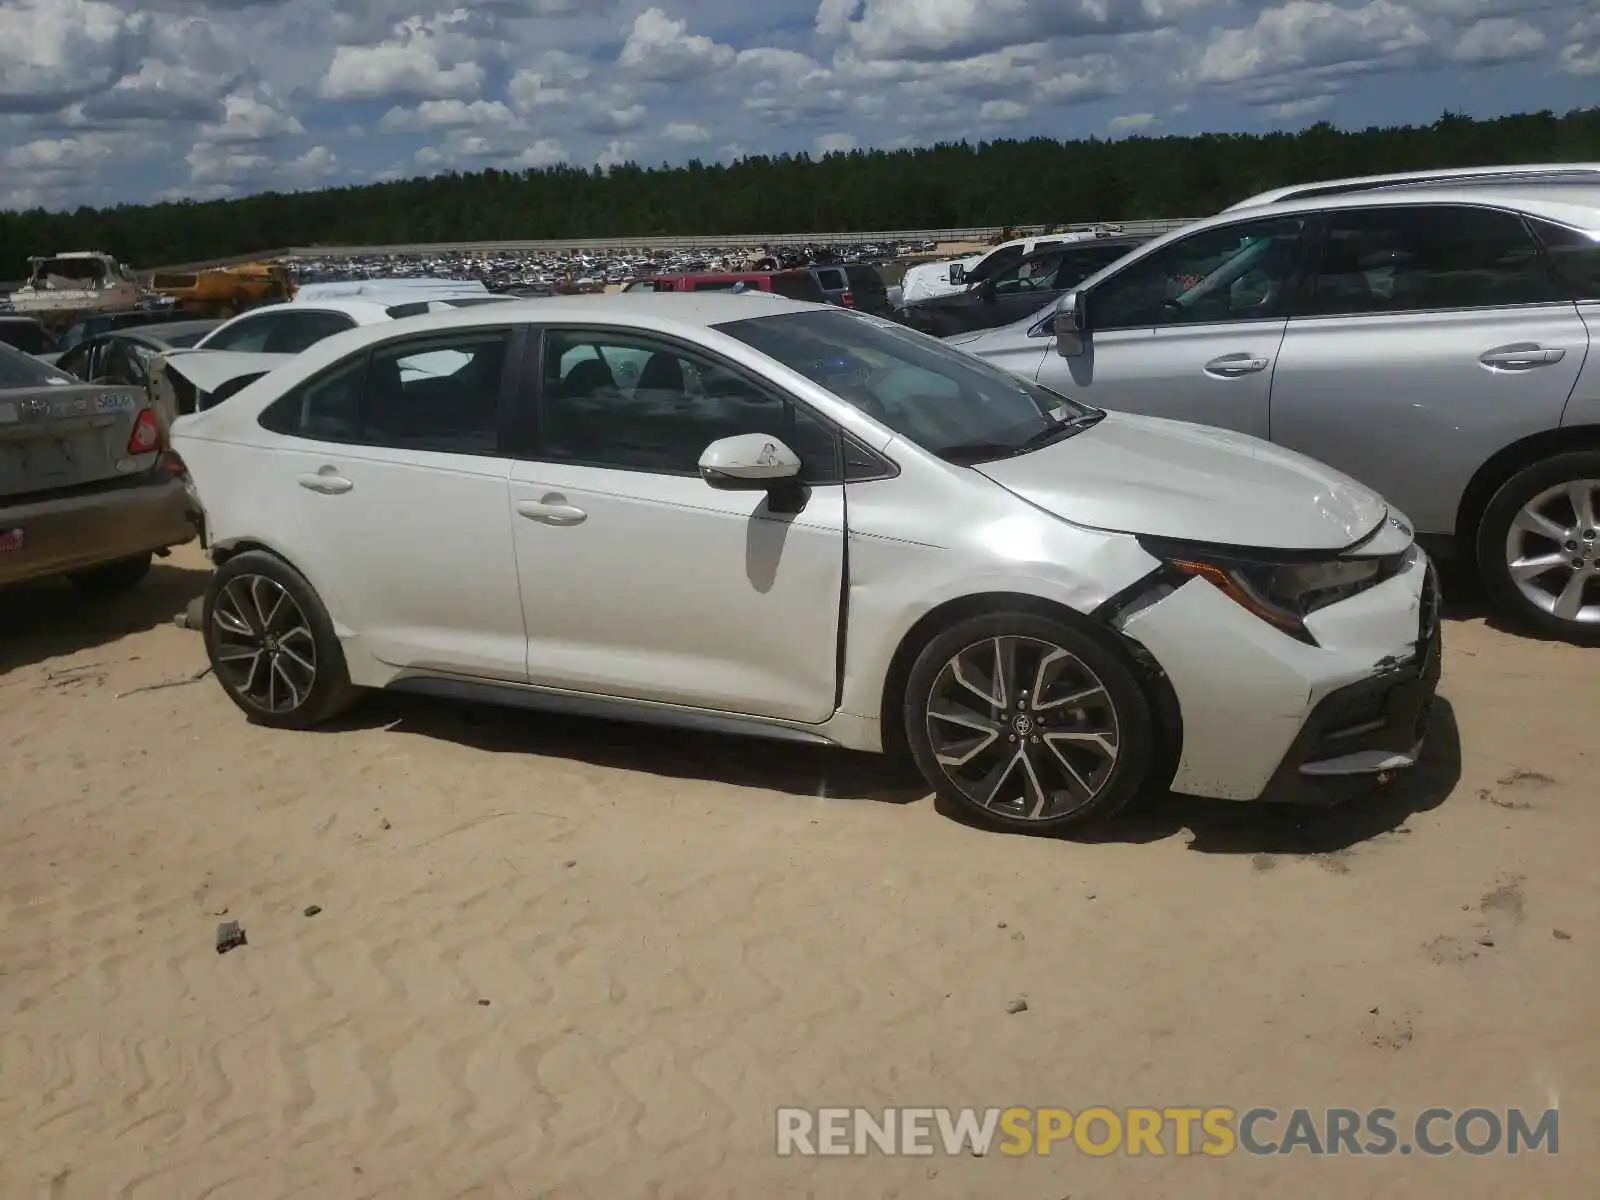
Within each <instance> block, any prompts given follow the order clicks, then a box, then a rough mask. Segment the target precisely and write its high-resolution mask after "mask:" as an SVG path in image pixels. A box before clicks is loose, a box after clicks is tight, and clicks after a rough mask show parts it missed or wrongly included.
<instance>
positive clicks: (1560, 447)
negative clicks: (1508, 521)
mask: <svg viewBox="0 0 1600 1200" xmlns="http://www.w3.org/2000/svg"><path fill="white" fill-rule="evenodd" d="M1574 450H1600V425H1569V426H1564V427H1562V428H1560V429H1546V430H1541V431H1540V432H1538V433H1535V434H1530V435H1529V436H1528V437H1525V438H1522V439H1520V440H1518V441H1515V442H1512V443H1511V444H1510V445H1509V446H1506V447H1504V448H1503V449H1501V450H1499V451H1497V452H1496V453H1494V454H1493V455H1491V456H1490V458H1489V459H1488V461H1487V462H1485V463H1484V464H1483V465H1482V466H1481V467H1479V468H1478V469H1477V471H1475V472H1474V473H1473V476H1472V478H1471V479H1470V480H1468V481H1467V486H1466V489H1465V490H1464V491H1463V492H1462V493H1461V503H1460V504H1459V505H1458V506H1457V508H1456V528H1455V537H1456V546H1457V556H1458V557H1459V558H1460V559H1461V560H1462V561H1463V562H1467V563H1475V562H1476V546H1477V539H1478V524H1479V522H1481V521H1482V520H1483V514H1484V513H1485V512H1486V511H1488V508H1489V502H1490V501H1491V500H1493V499H1494V494H1495V493H1496V492H1498V491H1499V490H1500V489H1501V488H1502V487H1503V486H1505V483H1506V481H1507V480H1509V479H1510V478H1511V477H1512V476H1513V475H1515V474H1516V473H1517V472H1518V471H1521V470H1522V469H1523V468H1525V467H1531V466H1533V465H1534V464H1535V463H1537V462H1540V461H1541V460H1543V459H1546V458H1553V457H1555V456H1556V455H1558V454H1566V453H1569V452H1571V451H1574Z"/></svg>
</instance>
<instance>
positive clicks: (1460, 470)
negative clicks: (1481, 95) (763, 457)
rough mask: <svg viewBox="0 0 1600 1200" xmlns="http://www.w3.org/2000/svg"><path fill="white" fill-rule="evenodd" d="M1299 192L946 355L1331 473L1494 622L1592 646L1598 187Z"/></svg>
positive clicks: (1377, 184) (1599, 550) (1391, 182)
mask: <svg viewBox="0 0 1600 1200" xmlns="http://www.w3.org/2000/svg"><path fill="white" fill-rule="evenodd" d="M1308 189H1309V190H1310V191H1312V192H1314V193H1315V194H1311V195H1306V194H1291V195H1285V193H1284V192H1283V191H1280V192H1277V193H1266V194H1264V195H1262V196H1260V197H1255V198H1253V199H1252V200H1250V201H1246V202H1244V203H1243V204H1241V205H1237V206H1235V207H1234V208H1232V209H1229V210H1228V211H1226V212H1223V213H1220V214H1218V215H1217V216H1214V217H1210V218H1208V219H1206V220H1203V221H1198V222H1196V223H1194V224H1192V225H1189V226H1186V227H1185V228H1183V229H1180V230H1176V231H1174V232H1172V233H1169V234H1167V235H1166V236H1164V237H1162V238H1159V239H1157V240H1155V241H1153V242H1151V243H1149V244H1147V245H1145V246H1143V247H1141V248H1140V249H1138V250H1136V251H1134V252H1133V253H1131V254H1129V255H1127V256H1125V257H1124V258H1122V259H1119V260H1118V261H1117V262H1115V263H1113V264H1112V265H1111V266H1109V267H1106V268H1105V269H1104V270H1102V271H1100V272H1099V273H1097V274H1095V275H1093V276H1090V278H1089V279H1087V280H1085V281H1084V283H1083V284H1082V285H1080V287H1079V288H1077V289H1076V290H1075V291H1072V292H1069V293H1067V294H1066V295H1064V296H1062V297H1061V299H1060V300H1059V301H1058V302H1057V304H1056V305H1055V306H1053V307H1052V308H1049V309H1046V310H1044V311H1042V312H1038V313H1035V314H1033V315H1032V316H1030V317H1028V318H1026V319H1024V320H1023V321H1020V322H1017V323H1015V324H1012V325H1008V326H1005V327H1002V328H999V329H993V330H988V331H986V332H984V333H981V334H965V335H956V336H954V337H951V338H949V339H947V340H948V341H949V342H950V344H952V345H958V346H960V347H961V349H963V350H965V351H967V352H968V353H971V354H975V355H978V356H980V357H983V358H987V359H989V360H991V361H993V362H995V363H996V364H997V365H1000V366H1004V367H1006V368H1008V369H1009V370H1011V371H1013V372H1015V373H1016V374H1019V375H1022V376H1025V377H1027V378H1029V379H1033V380H1037V381H1038V382H1039V383H1042V384H1044V385H1046V386H1047V387H1050V388H1052V389H1054V390H1056V391H1058V392H1063V393H1066V394H1068V395H1070V396H1072V397H1074V398H1075V399H1079V400H1083V401H1086V402H1088V403H1090V404H1094V405H1098V406H1101V407H1105V408H1110V409H1118V410H1125V411H1129V412H1136V413H1147V414H1150V415H1154V416H1162V417H1174V418H1179V419H1182V420H1188V421H1193V422H1197V423H1201V424H1206V425H1214V426H1221V427H1224V428H1229V429H1235V430H1239V431H1241V432H1244V433H1250V434H1255V435H1256V436H1258V437H1263V438H1268V439H1270V440H1271V441H1274V442H1276V443H1278V444H1279V445H1282V446H1287V447H1291V448H1293V449H1295V450H1299V451H1301V452H1303V453H1306V454H1309V455H1311V456H1313V457H1314V458H1318V459H1321V460H1323V461H1325V462H1327V463H1329V464H1330V465H1332V466H1334V467H1337V468H1339V469H1340V470H1342V471H1344V472H1345V473H1347V474H1350V475H1353V476H1354V477H1355V478H1357V479H1359V480H1360V481H1361V482H1363V483H1365V484H1367V485H1369V486H1371V487H1372V488H1374V489H1376V490H1377V491H1379V492H1380V493H1382V494H1383V495H1384V496H1386V497H1388V498H1389V499H1390V500H1391V501H1392V502H1393V503H1394V504H1395V505H1396V507H1397V508H1399V509H1400V510H1402V511H1404V512H1405V513H1406V514H1407V515H1408V517H1409V518H1410V519H1411V520H1412V521H1414V522H1415V524H1416V528H1417V531H1418V533H1419V535H1421V536H1423V537H1429V536H1431V537H1432V538H1433V539H1434V540H1435V542H1436V543H1437V547H1438V549H1439V550H1440V551H1441V552H1442V553H1444V554H1446V555H1448V554H1449V553H1450V552H1451V551H1452V550H1454V551H1456V552H1457V553H1459V555H1460V556H1461V557H1463V558H1466V559H1469V560H1471V561H1472V562H1474V563H1475V564H1476V566H1477V567H1478V570H1479V572H1480V574H1481V576H1482V579H1483V582H1484V585H1485V588H1486V590H1487V591H1488V592H1489V594H1490V596H1491V597H1492V599H1493V600H1494V602H1495V603H1496V605H1497V607H1499V608H1501V609H1502V610H1503V611H1505V612H1506V613H1507V614H1509V615H1513V616H1515V617H1517V618H1520V619H1521V620H1522V621H1523V622H1524V623H1525V624H1527V625H1531V626H1533V627H1535V628H1537V629H1539V630H1542V631H1543V632H1545V633H1547V634H1550V635H1554V636H1556V637H1560V638H1563V639H1566V640H1570V641H1574V642H1580V643H1584V644H1589V645H1595V644H1600V512H1597V510H1600V174H1597V173H1596V172H1595V171H1594V170H1593V168H1591V167H1588V166H1587V165H1575V166H1572V167H1569V168H1565V169H1564V170H1559V171H1557V170H1551V171H1546V172H1544V173H1543V174H1542V175H1536V174H1533V173H1532V172H1531V171H1530V172H1529V173H1527V174H1525V175H1523V176H1521V177H1517V176H1513V175H1507V174H1500V175H1494V174H1487V173H1486V174H1483V175H1473V176H1463V177H1457V178H1453V179H1449V180H1440V179H1438V178H1423V179H1417V180H1411V181H1407V180H1397V179H1394V178H1390V179H1387V180H1383V179H1379V180H1370V181H1336V182H1335V183H1333V184H1329V185H1320V186H1309V185H1308ZM1591 345H1593V346H1594V347H1595V349H1594V350H1593V352H1591V349H1590V347H1591Z"/></svg>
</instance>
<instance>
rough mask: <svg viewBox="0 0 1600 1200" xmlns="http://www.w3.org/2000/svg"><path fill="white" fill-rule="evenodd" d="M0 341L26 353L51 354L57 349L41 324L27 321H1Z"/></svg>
mask: <svg viewBox="0 0 1600 1200" xmlns="http://www.w3.org/2000/svg"><path fill="white" fill-rule="evenodd" d="M0 342H4V343H5V344H6V345H8V346H15V347H16V348H17V349H18V350H21V351H22V352H23V353H24V354H49V353H50V352H51V351H52V350H54V349H55V347H54V346H53V345H52V344H51V342H50V336H49V335H48V334H47V333H45V331H44V329H43V328H42V327H41V326H38V325H33V324H30V323H29V322H26V321H0Z"/></svg>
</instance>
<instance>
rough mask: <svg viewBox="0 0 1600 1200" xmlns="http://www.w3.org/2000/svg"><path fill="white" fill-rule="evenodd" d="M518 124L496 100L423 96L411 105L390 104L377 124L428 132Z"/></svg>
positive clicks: (396, 130)
mask: <svg viewBox="0 0 1600 1200" xmlns="http://www.w3.org/2000/svg"><path fill="white" fill-rule="evenodd" d="M518 124H519V121H518V119H517V116H516V114H515V113H513V112H512V111H511V110H510V109H509V108H507V107H506V106H505V104H504V103H502V102H501V101H499V100H473V101H471V102H468V101H465V100H424V101H423V102H422V103H421V104H419V105H417V106H416V107H415V108H402V107H400V106H399V105H396V106H395V107H393V108H391V109H390V110H389V111H388V112H386V113H384V114H383V117H382V119H380V120H379V122H378V128H379V129H380V130H382V131H383V132H385V133H428V132H430V131H432V130H436V129H485V128H487V129H506V128H515V127H516V126H517V125H518Z"/></svg>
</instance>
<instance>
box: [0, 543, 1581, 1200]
mask: <svg viewBox="0 0 1600 1200" xmlns="http://www.w3.org/2000/svg"><path fill="white" fill-rule="evenodd" d="M203 565H204V564H203V560H202V559H201V557H200V555H199V553H198V551H197V550H195V549H194V548H193V547H189V548H186V549H185V550H183V551H180V552H179V554H177V555H175V556H174V558H173V559H172V560H170V563H169V564H166V565H161V566H159V567H158V568H157V571H156V573H155V575H154V576H153V577H152V579H151V580H150V581H149V582H148V583H147V584H146V585H145V587H143V588H142V589H141V590H140V591H139V593H138V594H137V595H136V597H135V598H133V599H132V600H131V602H124V603H123V604H122V605H120V606H118V607H115V608H107V607H104V606H95V605H92V604H85V603H83V602H80V601H78V600H76V599H75V598H74V597H73V596H72V594H71V593H70V592H68V591H67V590H65V589H62V588H55V587H47V588H41V589H31V590H29V591H28V592H25V593H21V594H12V595H11V596H9V597H5V598H3V599H0V629H3V630H4V634H3V635H0V637H3V640H0V745H3V748H4V749H3V759H0V1147H3V1150H0V1197H4V1198H5V1200H16V1198H23V1200H32V1198H33V1197H49V1198H51V1200H69V1198H75V1197H86V1198H91V1197H92V1198H94V1200H100V1198H103V1197H122V1198H126V1200H187V1198H195V1200H198V1198H200V1197H208V1198H212V1200H230V1198H240V1200H242V1198H246V1197H248V1198H251V1200H255V1198H279V1197H285V1198H286V1197H291V1196H293V1197H317V1198H320V1197H329V1198H339V1200H342V1198H346V1197H349V1198H355V1197H378V1196H385V1197H407V1198H410V1197H416V1198H418V1200H443V1198H447V1197H500V1196H552V1197H569V1196H570V1197H577V1196H593V1197H605V1198H607V1200H627V1198H631V1197H647V1196H648V1197H673V1198H682V1200H708V1198H713V1197H721V1196H750V1197H761V1198H776V1197H790V1196H813V1197H827V1198H829V1200H832V1198H836V1197H903V1196H916V1197H919V1198H921V1197H933V1198H942V1197H974V1198H977V1197H984V1198H987V1197H995V1196H1002V1195H1003V1196H1008V1197H1021V1198H1024V1200H1061V1198H1062V1197H1066V1196H1071V1197H1073V1198H1074V1200H1083V1198H1085V1197H1118V1198H1120V1197H1130V1196H1141V1197H1182V1198H1184V1200H1195V1198H1210V1197H1217V1198H1222V1197H1228V1198H1230V1200H1231V1198H1234V1197H1241V1196H1282V1195H1288V1194H1297V1195H1302V1196H1312V1197H1339V1198H1341V1200H1342V1198H1344V1197H1354V1196H1363V1197H1366V1196H1372V1197H1376V1196H1383V1197H1389V1196H1404V1197H1406V1198H1407V1200H1419V1198H1425V1197H1427V1198H1431V1197H1441V1198H1443V1197H1450V1198H1451V1200H1456V1198H1471V1197H1485V1198H1487V1197H1496V1198H1500V1197H1518V1198H1519V1200H1520V1198H1523V1197H1527V1198H1533V1197H1565V1196H1573V1197H1579V1196H1584V1197H1590V1196H1595V1195H1597V1194H1600V1155H1597V1151H1596V1146H1595V1135H1594V1130H1595V1128H1596V1126H1595V1118H1596V1115H1597V1112H1596V1109H1597V1103H1600V1005H1597V1003H1596V995H1597V990H1596V983H1597V982H1600V981H1597V979H1596V963H1597V956H1596V947H1597V946H1600V888H1597V878H1600V876H1597V872H1596V869H1595V848H1596V845H1597V840H1600V839H1597V834H1600V805H1597V802H1596V792H1597V789H1596V786H1595V783H1594V780H1595V776H1596V773H1597V767H1600V762H1597V759H1596V750H1597V742H1596V736H1595V714H1596V712H1597V700H1600V672H1597V671H1596V666H1597V664H1600V653H1597V652H1593V651H1589V652H1585V651H1579V650H1575V649H1572V648H1568V647H1562V646H1553V645H1545V644H1540V643H1537V642H1532V641H1528V640H1523V639H1517V638H1514V637H1512V636H1510V635H1508V634H1505V633H1502V632H1499V631H1497V630H1495V629H1493V628H1490V627H1487V626H1486V625H1485V624H1484V622H1483V621H1482V620H1480V619H1478V618H1476V617H1473V616H1472V615H1471V614H1470V612H1469V613H1467V614H1466V615H1464V616H1458V617H1457V618H1456V619H1454V620H1452V621H1451V623H1450V625H1449V628H1448V629H1447V638H1448V645H1449V649H1448V655H1447V662H1446V667H1445V676H1444V684H1443V689H1442V695H1443V697H1444V700H1443V702H1442V703H1441V705H1440V709H1439V714H1438V723H1437V726H1436V731H1435V736H1434V738H1433V741H1432V743H1431V753H1430V758H1429V761H1428V763H1427V765H1426V767H1425V769H1422V770H1420V771H1419V772H1418V773H1417V774H1416V775H1415V776H1414V777H1413V778H1412V779H1411V780H1410V781H1409V782H1408V783H1406V784H1405V785H1404V786H1403V787H1402V788H1401V789H1399V790H1397V791H1395V792H1394V793H1393V794H1392V795H1390V796H1389V797H1387V798H1386V799H1385V800H1384V801H1383V802H1382V803H1381V804H1380V805H1377V806H1367V807H1364V808H1362V809H1359V810H1357V811H1354V812H1349V813H1344V814H1339V815H1331V816H1319V817H1305V816H1296V815H1294V814H1283V813H1260V812H1254V811H1250V810H1244V809H1240V808H1237V807H1232V806H1227V805H1206V804H1202V803H1199V802H1194V801H1186V800H1178V799H1174V800H1172V801H1169V802H1167V803H1165V804H1163V805H1161V806H1158V807H1157V808H1156V809H1155V810H1153V811H1149V812H1146V813H1144V814H1142V815H1141V816H1140V817H1139V818H1138V819H1136V820H1131V821H1129V822H1127V823H1125V824H1124V825H1122V826H1121V827H1119V828H1118V829H1117V830H1115V831H1114V832H1113V833H1112V834H1111V835H1110V836H1108V838H1107V839H1106V840H1104V841H1101V842H1098V843H1095V844H1085V843H1075V842H1069V841H1061V840H1050V839H1028V838H1018V837H1004V836H998V835H992V834H986V833H981V832H978V831H975V830H972V829H968V828H965V827H963V826H961V825H958V824H955V823H953V822H951V821H949V820H946V819H944V818H941V817H940V816H939V815H937V814H936V813H935V812H934V811H933V808H932V806H931V804H930V803H929V802H928V801H927V800H926V799H925V798H924V797H923V796H922V795H921V794H920V793H919V792H918V791H917V790H916V789H915V788H907V787H906V786H905V784H904V781H903V780H900V779H897V778H894V777H893V776H892V775H890V774H889V773H887V772H885V771H884V770H883V768H882V767H881V766H880V765H879V764H878V763H877V762H876V761H875V760H870V759H858V758H854V757H850V756H847V755H843V754H839V753H829V752H822V751H811V750H808V749H801V748H786V747H782V746H772V745H765V744H760V743H754V742H743V741H734V740H721V739H713V738H700V737H688V736H684V735H678V734H670V733H661V732H640V731H638V730H636V729H631V728H627V727H623V726H615V725H609V724H600V723H584V722H577V721H556V720H550V719H545V718H539V717H535V716H531V715H528V714H516V713H502V712H499V711H494V710H481V709H473V708H464V707H450V706H446V705H443V704H437V703H425V702H421V701H417V702H404V703H402V702H400V701H398V700H394V699H388V698H376V699H374V700H373V701H371V702H370V703H368V704H367V705H365V706H364V707H363V708H362V709H361V710H360V711H359V713H358V714H357V715H356V716H355V717H354V718H353V719H351V720H350V721H348V722H347V723H346V724H344V725H342V726H340V727H339V728H338V729H337V730H335V731H331V732H318V733H307V734H288V733H274V732H269V731H264V730H260V729H256V728H253V727H251V726H249V725H248V724H246V723H245V722H244V720H243V719H242V718H241V717H240V715H239V714H238V713H237V712H236V710H235V709H233V708H232V707H231V706H230V705H229V704H228V702H227V701H226V700H225V699H224V697H223V695H222V693H221V691H220V690H219V689H218V687H217V686H216V684H215V682H214V681H212V680H209V679H204V680H201V681H199V682H195V683H189V684H184V685H180V686H173V687H166V688H159V689H155V690H146V691H135V690H134V689H136V688H141V687H145V686H147V685H151V684H157V683H162V682H164V681H171V680H182V679H186V678H187V677H189V676H190V675H191V674H192V673H193V672H195V671H196V670H197V669H199V668H201V667H203V665H204V656H203V651H202V648H201V644H200V640H199V637H198V636H197V635H195V634H193V633H189V632H185V631H183V630H180V629H177V628H175V627H173V626H172V625H171V624H170V623H169V618H170V616H171V614H172V613H173V612H174V611H176V610H177V609H178V608H180V607H181V606H182V604H183V602H184V601H186V600H187V599H188V598H189V597H190V596H192V595H194V594H195V593H196V592H197V591H198V590H199V589H200V587H201V586H202V584H203V581H204V573H203V570H202V568H203ZM311 905H317V906H320V908H321V912H320V913H318V914H317V915H314V916H309V917H308V916H306V915H304V911H305V910H306V909H307V907H308V906H311ZM224 919H226V920H238V921H240V922H242V923H243V925H244V926H245V928H246V930H247V933H248V937H249V944H248V945H247V946H244V947H241V948H239V949H236V950H234V951H232V952H231V953H229V954H227V955H223V956H219V955H218V954H217V953H216V951H215V949H214V945H213V939H214V934H215V929H216V925H217V924H218V922H219V920H224ZM1557 931H1559V933H1558V932H1557ZM1017 998H1025V999H1026V1001H1027V1003H1028V1008H1027V1011H1026V1012H1022V1013H1018V1014H1016V1015H1008V1013H1007V1007H1008V1005H1009V1004H1010V1002H1012V1001H1013V1000H1015V999H1017ZM1557 1103H1558V1104H1559V1105H1560V1106H1561V1135H1562V1140H1561V1153H1560V1154H1559V1155H1558V1156H1556V1157H1553V1158H1552V1157H1550V1156H1548V1155H1544V1154H1535V1155H1532V1156H1529V1155H1523V1156H1522V1157H1519V1158H1508V1157H1504V1156H1494V1157H1489V1158H1472V1157H1468V1156H1465V1155H1462V1154H1459V1153H1458V1154H1455V1155H1453V1156H1451V1157H1448V1158H1423V1157H1416V1156H1414V1157H1410V1158H1400V1157H1390V1158H1385V1159H1382V1160H1376V1159H1371V1158H1368V1159H1366V1160H1361V1161H1352V1160H1351V1159H1349V1158H1348V1157H1345V1158H1342V1159H1320V1160H1314V1159H1310V1158H1307V1157H1304V1156H1301V1157H1297V1158H1288V1159H1283V1158H1280V1159H1261V1158H1250V1157H1246V1156H1243V1155H1236V1156H1234V1157H1230V1158H1222V1159H1200V1158H1185V1159H1179V1158H1173V1157H1168V1158H1153V1157H1148V1156H1146V1157H1137V1158H1129V1157H1122V1156H1116V1157H1111V1158H1089V1157H1086V1156H1084V1155H1082V1154H1080V1153H1078V1152H1076V1151H1074V1150H1071V1149H1070V1148H1058V1149H1057V1152H1056V1153H1055V1154H1053V1155H1052V1156H1051V1157H1049V1158H1043V1157H1037V1156H1035V1157H1025V1158H1006V1157H1001V1156H999V1155H995V1154H991V1155H989V1156H988V1157H985V1158H977V1157H971V1156H960V1157H954V1158H946V1157H943V1156H940V1157H936V1158H885V1157H882V1156H878V1157H871V1158H867V1159H827V1160H822V1159H802V1158H788V1159H779V1158H777V1157H776V1156H775V1154H774V1115H773V1110H774V1109H775V1108H776V1107H777V1106H779V1105H786V1104H799V1105H826V1104H840V1105H848V1104H862V1105H869V1106H874V1107H877V1106H883V1105H891V1104H897V1105H944V1104H948V1105H976V1106H990V1105H999V1106H1004V1105H1010V1104H1039V1105H1062V1106H1065V1107H1068V1108H1072V1109H1082V1108H1085V1107H1088V1106H1090V1105H1095V1104H1107V1105H1111V1106H1114V1107H1120V1106H1125V1105H1137V1104H1152V1105H1158V1106H1162V1105H1165V1106H1170V1105H1182V1104H1193V1105H1228V1106H1234V1107H1237V1108H1241V1109H1242V1108H1245V1107H1248V1106H1251V1105H1255V1104H1266V1105H1273V1106H1277V1107H1280V1108H1283V1109H1289V1108H1292V1107H1294V1106H1307V1107H1320V1106H1324V1105H1347V1106H1352V1107H1358V1108H1364V1107H1368V1106H1376V1105H1387V1106H1390V1107H1393V1108H1395V1109H1397V1110H1399V1112H1400V1113H1401V1114H1402V1117H1403V1119H1406V1118H1409V1117H1411V1116H1414V1115H1415V1114H1416V1113H1418V1112H1419V1111H1420V1110H1422V1109H1424V1108H1426V1107H1428V1106H1431V1105H1444V1106H1453V1107H1455V1108H1458V1109H1459V1108H1465V1107H1467V1106H1470V1105H1486V1106H1490V1107H1496V1108H1502V1109H1503V1108H1505V1107H1510V1106H1524V1107H1527V1108H1531V1109H1537V1110H1543V1109H1544V1108H1545V1107H1546V1106H1548V1105H1551V1104H1557Z"/></svg>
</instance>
